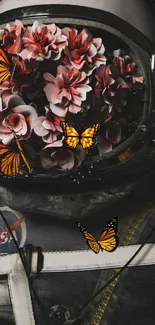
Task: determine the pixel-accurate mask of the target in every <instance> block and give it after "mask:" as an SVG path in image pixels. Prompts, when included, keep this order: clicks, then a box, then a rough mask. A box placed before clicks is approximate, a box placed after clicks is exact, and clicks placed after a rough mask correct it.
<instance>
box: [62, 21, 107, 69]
mask: <svg viewBox="0 0 155 325" xmlns="http://www.w3.org/2000/svg"><path fill="white" fill-rule="evenodd" d="M62 32H63V34H64V35H66V36H67V39H68V45H67V46H66V48H65V51H64V54H65V58H64V63H65V64H68V65H71V66H73V67H74V68H76V69H78V70H81V69H82V70H83V71H85V73H86V74H87V75H90V74H91V73H92V71H93V70H94V69H96V68H98V67H99V66H100V65H101V64H105V63H106V58H105V56H104V55H103V54H104V51H105V48H104V45H103V44H102V39H101V38H93V36H92V35H91V33H90V32H89V31H88V30H86V29H83V30H82V32H81V33H79V32H78V31H77V30H76V29H70V28H68V27H66V28H64V29H63V30H62Z"/></svg>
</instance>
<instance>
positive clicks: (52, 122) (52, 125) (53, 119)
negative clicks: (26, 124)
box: [33, 114, 62, 145]
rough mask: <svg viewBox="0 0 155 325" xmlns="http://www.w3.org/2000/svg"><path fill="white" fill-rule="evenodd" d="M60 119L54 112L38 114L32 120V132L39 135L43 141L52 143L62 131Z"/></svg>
mask: <svg viewBox="0 0 155 325" xmlns="http://www.w3.org/2000/svg"><path fill="white" fill-rule="evenodd" d="M60 121H61V118H60V117H59V116H56V115H54V114H53V115H52V116H50V115H49V116H39V117H38V118H37V120H36V121H35V122H34V126H33V129H34V132H35V133H36V134H37V135H38V136H39V137H42V140H43V141H44V142H46V143H53V142H55V141H56V140H57V136H58V135H59V134H60V132H62V128H61V126H60ZM54 145H55V143H54Z"/></svg>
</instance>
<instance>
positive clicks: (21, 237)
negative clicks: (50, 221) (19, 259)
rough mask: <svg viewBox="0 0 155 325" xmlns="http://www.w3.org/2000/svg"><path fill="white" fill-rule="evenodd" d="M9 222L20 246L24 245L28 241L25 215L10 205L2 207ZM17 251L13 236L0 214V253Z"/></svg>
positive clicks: (0, 208)
mask: <svg viewBox="0 0 155 325" xmlns="http://www.w3.org/2000/svg"><path fill="white" fill-rule="evenodd" d="M0 210H1V211H2V213H3V215H4V217H5V219H6V221H7V223H8V224H9V226H10V229H11V230H12V233H13V235H14V237H15V240H16V242H17V244H18V246H19V247H23V246H24V244H25V242H26V224H25V219H24V216H23V215H22V214H21V213H20V212H19V211H15V210H13V209H10V208H9V207H7V206H6V207H0ZM16 251H17V249H16V247H15V244H14V241H13V238H12V236H11V234H10V232H9V229H8V227H7V226H6V224H5V222H4V221H3V219H2V217H1V216H0V253H9V254H10V253H15V252H16Z"/></svg>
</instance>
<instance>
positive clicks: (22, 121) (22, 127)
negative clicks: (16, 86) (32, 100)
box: [0, 96, 38, 144]
mask: <svg viewBox="0 0 155 325" xmlns="http://www.w3.org/2000/svg"><path fill="white" fill-rule="evenodd" d="M37 117H38V116H37V113H36V110H35V109H34V108H33V107H32V106H30V105H26V104H25V103H24V102H23V100H22V99H21V98H20V97H19V96H11V97H10V100H9V102H8V108H7V109H6V110H4V112H2V113H1V114H0V139H1V140H2V142H3V143H4V144H8V143H9V142H11V140H12V139H13V138H14V133H13V132H12V131H14V132H15V133H16V134H17V136H18V137H19V139H20V140H23V139H28V138H29V137H30V136H31V132H32V128H33V124H34V121H35V120H36V119H37Z"/></svg>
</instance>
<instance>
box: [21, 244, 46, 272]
mask: <svg viewBox="0 0 155 325" xmlns="http://www.w3.org/2000/svg"><path fill="white" fill-rule="evenodd" d="M20 251H21V253H22V255H23V258H24V261H25V264H26V269H27V272H28V274H30V273H32V271H31V270H32V256H33V253H37V255H38V256H37V272H36V273H37V274H40V272H41V270H42V269H43V266H44V255H43V253H42V248H41V247H39V246H33V245H32V244H27V245H26V246H24V247H22V248H20Z"/></svg>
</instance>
